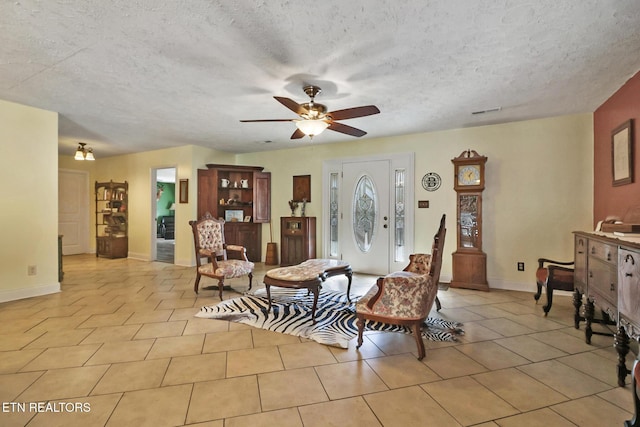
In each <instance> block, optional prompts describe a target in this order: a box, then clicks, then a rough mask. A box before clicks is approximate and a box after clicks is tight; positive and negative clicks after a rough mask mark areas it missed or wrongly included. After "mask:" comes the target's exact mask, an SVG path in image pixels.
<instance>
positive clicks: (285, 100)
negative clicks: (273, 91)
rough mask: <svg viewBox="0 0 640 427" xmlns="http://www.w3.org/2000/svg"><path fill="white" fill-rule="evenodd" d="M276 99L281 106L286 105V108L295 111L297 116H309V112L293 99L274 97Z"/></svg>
mask: <svg viewBox="0 0 640 427" xmlns="http://www.w3.org/2000/svg"><path fill="white" fill-rule="evenodd" d="M274 98H275V99H276V101H278V102H279V103H280V104H282V105H284V106H285V107H287V108H288V109H290V110H291V111H293V112H294V113H296V114H297V115H301V114H309V111H307V109H306V108H304V107H303V106H302V105H300V104H298V103H297V102H296V101H294V100H293V99H289V98H283V97H281V96H274Z"/></svg>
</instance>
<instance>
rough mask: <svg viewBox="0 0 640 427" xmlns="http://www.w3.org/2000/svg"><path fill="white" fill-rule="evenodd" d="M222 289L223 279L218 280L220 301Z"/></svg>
mask: <svg viewBox="0 0 640 427" xmlns="http://www.w3.org/2000/svg"><path fill="white" fill-rule="evenodd" d="M223 289H224V279H220V280H218V294H219V295H220V301H222V290H223Z"/></svg>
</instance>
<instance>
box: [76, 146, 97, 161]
mask: <svg viewBox="0 0 640 427" xmlns="http://www.w3.org/2000/svg"><path fill="white" fill-rule="evenodd" d="M78 144H79V145H78V149H77V150H76V155H75V156H73V158H74V159H76V160H95V159H96V158H95V157H93V148H90V147H88V148H85V147H84V146H85V145H87V144H86V143H84V142H79V143H78Z"/></svg>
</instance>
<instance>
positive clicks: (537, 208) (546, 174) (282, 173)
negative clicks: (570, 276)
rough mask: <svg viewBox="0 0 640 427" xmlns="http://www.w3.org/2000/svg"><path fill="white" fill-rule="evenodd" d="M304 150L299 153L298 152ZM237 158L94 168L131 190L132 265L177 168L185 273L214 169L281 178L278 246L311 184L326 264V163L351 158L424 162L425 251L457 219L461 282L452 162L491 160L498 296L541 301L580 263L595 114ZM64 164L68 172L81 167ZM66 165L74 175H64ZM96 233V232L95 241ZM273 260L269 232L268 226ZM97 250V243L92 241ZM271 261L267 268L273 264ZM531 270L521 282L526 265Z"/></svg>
mask: <svg viewBox="0 0 640 427" xmlns="http://www.w3.org/2000/svg"><path fill="white" fill-rule="evenodd" d="M298 144H299V143H298ZM303 144H304V145H302V146H300V147H299V148H297V147H296V143H292V145H291V146H292V147H294V148H288V149H283V150H278V151H269V152H259V153H258V152H256V153H249V154H238V155H233V154H229V153H222V152H218V151H215V150H211V149H207V148H203V147H196V146H184V147H179V148H170V149H164V150H156V151H151V152H145V153H138V154H132V155H126V156H117V157H109V158H103V159H100V158H99V153H97V156H98V160H97V161H96V162H94V165H91V166H78V167H91V168H92V169H93V170H92V171H91V184H92V185H93V182H94V181H95V180H96V179H97V180H109V179H113V180H127V181H129V184H130V187H129V188H130V193H129V204H130V208H129V215H130V237H129V255H130V256H131V257H135V258H140V259H149V256H150V252H151V246H150V244H151V235H150V233H151V230H152V229H151V220H152V218H151V203H152V202H153V201H154V200H155V198H153V196H152V188H151V170H152V169H153V168H162V167H177V168H178V178H179V179H180V178H187V179H189V190H190V194H189V203H188V204H186V205H185V204H177V205H176V206H177V209H176V263H177V264H181V265H193V264H194V263H195V260H194V256H193V246H192V244H193V242H192V236H191V234H190V233H191V232H190V228H189V226H188V225H187V223H188V221H189V220H190V219H193V218H195V216H196V207H197V188H196V183H197V169H198V168H205V167H206V166H205V165H206V164H207V163H222V164H243V165H257V166H264V167H265V171H270V172H271V174H272V183H271V186H272V197H271V214H272V221H273V236H274V241H275V242H276V243H278V244H279V235H280V231H279V218H280V217H281V216H288V215H289V208H288V205H287V201H288V200H289V199H291V197H292V177H293V176H294V175H307V174H311V177H312V179H311V184H312V203H310V204H308V205H307V215H309V216H316V217H318V230H317V231H318V248H317V249H318V256H322V253H323V248H322V239H321V235H322V234H321V233H322V206H321V200H322V182H321V181H322V166H323V161H325V160H328V159H338V158H346V157H361V156H369V155H381V154H384V153H406V152H414V153H415V183H414V185H415V189H416V190H415V191H416V195H415V200H416V203H417V201H418V200H429V202H430V208H429V209H416V210H415V212H416V217H415V219H416V226H415V251H429V250H430V248H431V243H432V238H433V234H434V232H435V229H436V226H437V222H438V220H439V218H440V216H441V215H442V214H443V213H446V214H447V228H448V235H447V239H446V244H445V252H444V254H445V256H444V265H443V269H442V279H443V280H445V281H446V280H449V279H450V277H451V256H450V254H451V253H452V252H453V251H454V250H455V242H456V231H455V218H456V206H455V203H456V195H455V192H454V191H453V165H452V163H451V159H452V158H454V157H456V156H458V155H459V154H460V153H461V152H462V151H464V150H466V149H469V148H470V149H473V150H476V151H478V152H479V153H480V154H483V155H486V156H487V157H488V158H489V160H488V162H487V169H486V171H487V172H486V176H487V189H486V190H485V192H484V205H483V206H484V210H483V213H484V235H483V240H484V250H485V252H486V253H487V275H488V280H489V284H490V286H491V287H492V288H504V289H514V290H524V291H532V290H533V289H534V280H533V277H534V271H535V268H536V260H537V258H539V257H548V258H553V259H559V260H571V259H573V253H572V252H573V240H572V235H571V232H572V231H574V230H588V229H590V228H591V224H592V206H593V195H592V189H593V171H592V165H593V120H592V115H591V114H582V115H572V116H563V117H555V118H550V119H541V120H532V121H523V122H515V123H508V124H502V125H492V126H483V127H476V128H467V129H456V130H450V131H443V132H432V133H423V134H414V135H404V136H398V137H391V138H377V139H369V140H358V139H354V140H353V141H350V142H346V143H340V144H324V145H316V144H313V143H308V142H304V143H303ZM73 162H74V161H73V160H69V159H66V158H65V160H64V161H63V160H61V161H60V163H61V167H68V168H73V167H74V166H73V165H74V164H82V163H86V162H76V163H73ZM63 163H64V166H63ZM427 172H437V173H438V174H439V175H440V176H441V177H442V179H443V182H442V186H441V188H440V189H439V190H437V191H435V192H427V191H425V190H424V189H422V187H421V184H420V180H421V178H422V176H423V175H424V174H425V173H427ZM92 233H93V231H92ZM262 235H263V251H262V252H263V258H264V253H265V248H266V242H267V241H268V236H269V226H268V225H264V226H263V233H262ZM91 244H92V245H95V243H94V242H93V241H92V242H91ZM263 260H264V259H263ZM519 261H523V262H525V265H526V270H525V271H524V272H518V271H517V269H516V263H517V262H519Z"/></svg>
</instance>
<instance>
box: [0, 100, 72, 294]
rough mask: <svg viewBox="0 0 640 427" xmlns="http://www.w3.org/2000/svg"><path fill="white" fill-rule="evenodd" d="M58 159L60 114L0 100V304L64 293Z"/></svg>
mask: <svg viewBox="0 0 640 427" xmlns="http://www.w3.org/2000/svg"><path fill="white" fill-rule="evenodd" d="M57 160H58V115H57V113H54V112H51V111H45V110H40V109H37V108H32V107H27V106H24V105H19V104H14V103H11V102H6V101H2V100H0V180H1V181H2V184H3V185H2V196H1V198H2V208H1V209H0V236H2V245H0V302H2V301H10V300H14V299H20V298H26V297H30V296H35V295H42V294H47V293H52V292H57V291H59V290H60V284H59V282H58V162H57ZM28 266H36V269H37V274H36V275H33V276H30V275H27V271H28V270H27V269H28Z"/></svg>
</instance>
